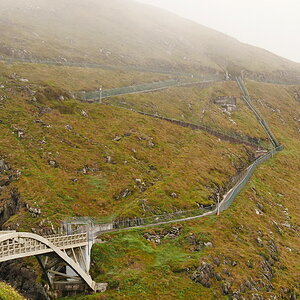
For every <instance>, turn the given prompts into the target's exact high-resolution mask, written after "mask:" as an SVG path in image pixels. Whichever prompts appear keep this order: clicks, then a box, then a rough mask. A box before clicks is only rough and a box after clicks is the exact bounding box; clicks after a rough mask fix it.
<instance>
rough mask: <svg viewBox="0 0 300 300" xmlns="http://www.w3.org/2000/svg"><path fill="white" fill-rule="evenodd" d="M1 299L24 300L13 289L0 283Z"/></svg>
mask: <svg viewBox="0 0 300 300" xmlns="http://www.w3.org/2000/svg"><path fill="white" fill-rule="evenodd" d="M0 299H1V300H24V299H25V298H24V297H22V296H21V295H19V294H18V293H17V292H16V291H15V290H14V289H13V288H12V287H10V286H9V285H7V284H5V283H3V282H0Z"/></svg>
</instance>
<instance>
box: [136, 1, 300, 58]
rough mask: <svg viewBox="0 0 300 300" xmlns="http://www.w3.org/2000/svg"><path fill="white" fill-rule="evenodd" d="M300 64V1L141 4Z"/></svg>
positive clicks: (156, 2) (157, 2) (165, 2)
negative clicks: (172, 14) (161, 9)
mask: <svg viewBox="0 0 300 300" xmlns="http://www.w3.org/2000/svg"><path fill="white" fill-rule="evenodd" d="M139 1H140V2H144V3H149V4H152V5H155V6H158V7H162V8H165V9H167V10H170V11H172V12H174V13H176V14H178V15H181V16H183V17H186V18H188V19H191V20H194V21H196V22H198V23H200V24H202V25H205V26H208V27H211V28H213V29H216V30H219V31H221V32H224V33H226V34H228V35H231V36H232V37H235V38H237V39H239V40H240V41H241V42H244V43H248V44H251V45H254V46H258V47H262V48H264V49H266V50H269V51H271V52H273V53H276V54H278V55H280V56H283V57H286V58H288V59H290V60H293V61H296V62H300V39H299V32H300V1H299V0H285V1H283V0H251V1H249V0H248V1H243V0H242V1H241V0H226V1H225V0H209V1H207V0H139Z"/></svg>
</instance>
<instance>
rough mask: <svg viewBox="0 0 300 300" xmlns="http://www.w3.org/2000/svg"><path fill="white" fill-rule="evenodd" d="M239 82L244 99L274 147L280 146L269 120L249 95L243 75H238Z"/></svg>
mask: <svg viewBox="0 0 300 300" xmlns="http://www.w3.org/2000/svg"><path fill="white" fill-rule="evenodd" d="M236 81H237V84H238V86H239V88H240V90H241V92H242V94H243V97H242V98H243V99H244V101H245V102H246V104H247V105H248V106H249V108H250V109H251V110H252V111H253V113H254V114H255V116H256V118H257V120H258V121H259V123H260V124H261V126H262V128H263V129H264V130H265V132H266V133H267V135H268V137H269V139H270V141H271V143H272V145H273V147H274V148H277V147H279V146H280V143H279V142H278V140H277V139H276V137H275V135H274V134H273V132H272V131H271V129H270V127H269V125H268V123H267V121H266V120H265V119H264V118H263V117H262V114H261V113H260V112H259V110H258V109H257V108H256V107H255V106H254V105H253V103H252V100H251V97H250V95H249V92H248V90H247V88H246V85H245V83H244V81H243V79H242V78H241V77H237V78H236Z"/></svg>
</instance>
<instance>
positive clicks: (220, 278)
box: [215, 273, 223, 281]
mask: <svg viewBox="0 0 300 300" xmlns="http://www.w3.org/2000/svg"><path fill="white" fill-rule="evenodd" d="M215 278H216V279H217V281H222V280H223V277H222V276H221V274H220V273H216V274H215Z"/></svg>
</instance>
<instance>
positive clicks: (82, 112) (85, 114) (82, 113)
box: [80, 110, 89, 118]
mask: <svg viewBox="0 0 300 300" xmlns="http://www.w3.org/2000/svg"><path fill="white" fill-rule="evenodd" d="M80 114H81V115H82V116H83V117H85V118H87V117H88V116H89V115H88V113H87V112H86V111H85V110H82V111H81V112H80Z"/></svg>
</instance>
